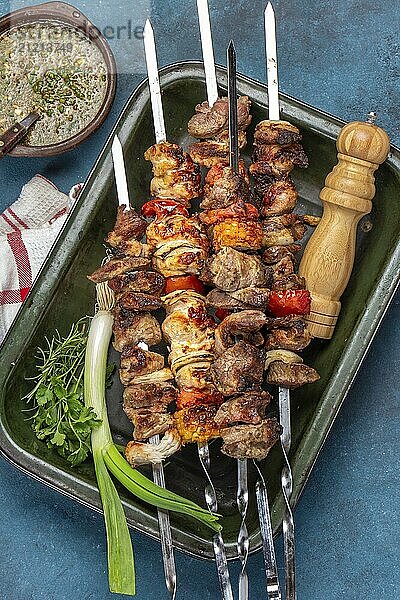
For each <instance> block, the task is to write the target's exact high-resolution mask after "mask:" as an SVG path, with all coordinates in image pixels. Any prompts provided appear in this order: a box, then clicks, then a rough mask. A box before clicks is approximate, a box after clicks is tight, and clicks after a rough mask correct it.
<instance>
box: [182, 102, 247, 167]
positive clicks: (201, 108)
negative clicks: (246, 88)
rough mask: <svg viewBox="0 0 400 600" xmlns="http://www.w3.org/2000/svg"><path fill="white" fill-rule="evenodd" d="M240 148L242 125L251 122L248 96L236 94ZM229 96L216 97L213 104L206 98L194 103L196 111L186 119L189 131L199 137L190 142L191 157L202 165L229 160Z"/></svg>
mask: <svg viewBox="0 0 400 600" xmlns="http://www.w3.org/2000/svg"><path fill="white" fill-rule="evenodd" d="M237 106H238V127H239V148H243V147H244V146H245V145H246V143H247V140H246V134H245V129H246V128H247V127H248V126H249V125H250V122H251V115H250V106H251V102H250V100H249V98H248V97H247V96H241V97H239V98H238V104H237ZM228 114H229V104H228V98H219V99H218V100H217V101H216V102H215V103H214V105H213V106H212V107H210V106H209V105H208V102H203V103H202V104H198V105H197V106H196V114H195V115H194V116H193V117H192V118H191V119H190V120H189V123H188V132H189V135H191V136H192V137H195V138H198V139H200V140H201V141H199V142H195V143H193V144H191V145H190V146H189V154H190V156H191V157H192V159H193V160H194V161H195V162H196V163H198V164H199V165H202V166H204V167H208V168H209V167H212V166H213V165H217V164H226V165H228V164H229V135H228Z"/></svg>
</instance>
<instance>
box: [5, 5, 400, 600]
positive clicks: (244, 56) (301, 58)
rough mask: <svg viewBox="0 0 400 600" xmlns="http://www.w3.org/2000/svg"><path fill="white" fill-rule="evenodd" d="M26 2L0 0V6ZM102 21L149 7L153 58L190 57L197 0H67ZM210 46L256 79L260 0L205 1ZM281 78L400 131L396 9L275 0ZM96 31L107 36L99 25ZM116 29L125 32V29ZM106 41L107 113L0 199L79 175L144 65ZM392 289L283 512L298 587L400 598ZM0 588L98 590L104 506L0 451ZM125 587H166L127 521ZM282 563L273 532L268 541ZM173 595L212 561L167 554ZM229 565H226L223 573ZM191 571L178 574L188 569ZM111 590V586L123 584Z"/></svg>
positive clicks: (318, 101) (186, 589)
mask: <svg viewBox="0 0 400 600" xmlns="http://www.w3.org/2000/svg"><path fill="white" fill-rule="evenodd" d="M29 4H31V3H30V2H21V1H18V2H11V3H10V2H4V0H0V13H2V14H3V13H6V12H8V10H9V9H10V5H11V9H14V8H19V7H21V6H28V5H29ZM75 4H76V6H78V7H79V8H81V9H82V10H83V11H84V12H86V14H87V15H88V16H89V17H90V18H92V20H93V21H94V22H95V23H96V24H98V25H99V27H100V28H101V29H103V30H104V28H105V27H107V26H109V27H113V28H114V31H116V30H117V28H118V26H121V27H122V26H124V25H125V24H126V26H128V21H129V19H131V21H132V27H133V29H134V28H135V27H140V26H141V25H142V24H143V20H144V18H147V17H148V16H149V17H150V18H151V19H152V22H153V25H154V28H155V31H156V37H157V39H158V52H159V61H160V64H167V63H170V62H173V61H176V60H185V59H193V58H197V59H198V58H201V51H200V44H199V40H198V26H197V22H196V11H195V2H194V0H191V2H188V3H185V4H183V3H181V2H180V1H179V0H170V1H169V2H167V1H166V0H158V1H157V0H152V1H150V0H148V1H144V0H140V1H135V2H129V1H128V0H118V1H117V2H115V3H114V2H111V1H109V2H106V1H105V0H98V1H97V2H95V0H85V1H82V2H76V3H75ZM210 4H211V7H212V9H211V12H212V19H213V26H214V37H215V48H216V59H217V61H218V62H220V63H225V47H226V45H227V42H228V41H229V39H230V38H231V37H233V38H234V40H235V43H236V48H237V52H238V68H239V70H240V71H241V72H243V73H245V74H247V75H249V76H251V77H254V78H258V79H264V77H265V76H264V49H263V37H262V10H263V9H264V2H259V1H258V0H257V1H256V2H254V3H249V2H246V3H245V2H244V1H243V0H238V1H236V2H224V3H223V2H218V0H213V1H211V0H210ZM274 6H275V9H276V13H277V15H278V17H279V20H278V34H279V60H280V84H281V89H282V91H284V92H286V93H288V94H290V95H292V96H295V97H297V98H299V99H300V100H302V101H305V102H307V103H309V104H311V105H313V106H316V107H318V108H321V109H323V110H325V111H327V112H330V113H333V114H335V115H337V116H339V117H341V118H343V119H345V120H356V119H362V118H363V117H364V115H365V114H366V113H367V112H368V111H369V110H375V111H376V112H378V114H379V124H380V125H382V126H383V127H385V128H386V129H387V130H388V132H389V133H390V135H391V137H392V141H393V142H394V143H396V144H397V145H399V144H400V134H399V130H398V129H396V126H397V124H398V123H397V115H398V109H399V54H400V53H399V46H398V25H399V20H398V14H397V11H396V9H395V6H394V5H393V3H391V2H387V1H386V2H385V1H381V2H372V1H371V0H363V1H362V2H361V1H360V0H350V1H349V0H337V2H336V3H334V4H333V3H332V2H328V1H327V0H308V1H307V2H303V1H301V0H285V1H284V0H276V1H275V3H274ZM107 32H108V33H109V34H110V35H111V30H110V29H108V30H107ZM125 33H126V32H125ZM110 43H111V45H112V47H113V50H114V52H115V54H116V57H117V62H118V65H119V68H120V71H121V73H122V74H121V76H120V78H119V83H118V92H117V98H116V102H115V104H114V107H113V109H112V112H111V114H110V116H109V117H108V119H107V121H106V123H105V125H104V126H103V127H102V128H101V130H100V131H99V132H97V133H96V134H95V135H94V136H93V137H92V138H91V139H90V140H89V141H88V142H86V143H85V144H84V145H82V146H81V147H80V148H77V149H76V150H74V151H73V152H70V153H69V154H65V155H63V156H61V157H55V158H50V159H42V160H33V159H14V158H13V159H12V158H5V159H4V160H2V161H1V162H0V181H1V182H2V184H3V185H2V193H1V197H0V209H1V208H4V207H5V206H6V205H7V204H8V203H9V202H10V201H12V200H13V199H14V198H15V197H16V196H17V195H18V192H19V190H20V188H21V187H22V185H23V184H24V183H25V182H26V181H27V180H28V179H29V178H30V177H31V176H33V175H34V174H35V173H37V172H40V173H42V174H43V175H45V176H48V177H49V178H51V179H52V180H53V181H54V182H55V183H56V184H57V185H58V186H59V187H60V189H62V190H63V191H68V189H69V188H70V187H71V185H73V184H74V183H75V182H77V181H82V180H84V179H85V177H86V176H87V174H88V171H89V169H90V167H91V166H92V164H93V162H94V160H95V158H96V156H97V154H98V152H99V150H100V148H101V146H102V144H103V143H104V140H105V139H106V137H107V135H108V133H109V131H110V129H111V127H112V125H113V123H114V122H115V120H116V118H117V116H118V114H119V112H120V110H121V108H122V106H123V104H124V102H125V101H126V99H127V98H128V96H129V94H130V93H131V91H132V90H133V88H134V87H135V86H136V84H137V83H138V82H139V81H140V80H141V79H142V73H143V71H144V63H143V53H142V49H141V42H140V40H128V39H127V37H126V35H125V37H124V31H123V30H121V31H120V39H112V40H110ZM399 304H400V302H399V295H397V297H396V299H395V300H394V302H393V304H392V306H391V307H390V309H389V311H388V313H387V316H386V318H385V320H384V322H383V324H382V326H381V329H380V331H379V332H378V334H377V336H376V339H375V341H374V342H373V344H372V347H371V350H370V352H369V355H368V356H367V358H366V360H365V362H364V364H363V366H362V368H361V370H360V372H359V375H358V377H357V379H356V381H355V383H354V385H353V387H352V389H351V391H350V393H349V396H348V398H347V400H346V402H345V404H344V406H343V408H342V410H341V412H340V414H339V417H338V419H337V421H336V423H335V425H334V427H333V429H332V431H331V433H330V436H329V438H328V441H327V443H326V445H325V447H324V449H323V451H322V453H321V456H320V457H319V459H318V462H317V465H316V467H315V469H314V471H313V474H312V476H311V478H310V481H309V483H308V485H307V488H306V490H305V493H304V495H303V497H302V498H301V500H300V503H299V506H298V508H297V510H296V513H295V518H296V526H297V569H298V598H299V600H339V599H340V598H346V600H360V599H361V598H367V597H370V598H378V597H379V598H385V600H397V599H398V598H399V597H400V581H399V572H400V564H399V552H398V538H399V535H400V524H399V517H398V509H399V499H400V498H399V487H400V486H399V477H398V455H399V450H400V449H399V442H398V415H399V400H400V394H399V389H398V388H399V385H398V373H399V367H400V364H399V351H398V348H399V346H400V334H399V327H398V323H399V316H400V310H399ZM0 509H1V518H0V539H1V540H2V546H1V550H0V598H1V600H31V599H32V600H33V599H35V600H36V599H38V598H43V599H44V600H55V599H56V598H57V600H75V599H76V598H78V599H79V600H89V599H92V598H96V599H97V600H100V599H101V600H103V599H104V600H105V599H106V598H115V600H117V598H118V596H115V595H112V594H109V593H108V592H107V589H108V588H107V574H106V549H105V536H104V527H103V522H102V518H101V517H100V516H99V515H97V514H95V513H93V512H91V511H90V510H88V509H86V508H84V507H82V506H80V505H78V504H76V503H75V502H73V501H72V500H69V499H67V498H64V497H63V496H61V495H59V494H58V493H56V492H54V491H52V490H49V489H47V488H45V487H44V486H42V485H41V484H39V483H37V482H35V481H33V480H31V479H30V478H28V477H26V475H24V474H23V473H20V472H19V471H17V470H16V469H15V468H14V467H11V466H10V465H9V464H8V463H6V462H5V461H4V460H3V459H1V460H0ZM132 537H133V541H134V548H135V555H136V567H137V598H138V600H151V599H161V598H167V597H168V594H167V592H166V591H165V588H164V584H163V569H162V562H161V555H160V550H159V546H158V544H157V543H156V542H154V541H152V540H150V539H148V538H146V537H144V536H142V535H140V534H138V533H136V532H133V534H132ZM277 551H278V556H279V569H280V575H281V576H282V575H283V562H282V560H281V555H282V548H281V541H280V540H279V542H278V547H277ZM177 569H178V580H179V594H178V598H180V599H182V600H189V599H190V600H197V599H198V600H206V599H210V600H214V599H217V598H218V597H219V593H218V587H217V579H216V575H215V569H214V565H213V564H211V563H208V562H201V561H198V560H194V559H191V558H188V557H186V556H184V555H182V554H180V553H178V554H177ZM237 573H238V567H237V565H235V566H233V568H232V575H233V581H235V580H236V575H237ZM189 574H190V575H189ZM249 575H250V585H251V588H250V589H251V595H250V597H251V598H264V597H265V592H264V577H263V567H262V559H261V555H260V554H258V555H256V556H252V557H251V558H250V560H249ZM121 598H122V596H121Z"/></svg>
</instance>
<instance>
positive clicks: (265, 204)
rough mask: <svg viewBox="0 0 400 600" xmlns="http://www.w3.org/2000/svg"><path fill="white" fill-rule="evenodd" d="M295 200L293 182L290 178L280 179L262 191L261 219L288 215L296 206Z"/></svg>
mask: <svg viewBox="0 0 400 600" xmlns="http://www.w3.org/2000/svg"><path fill="white" fill-rule="evenodd" d="M297 198H298V194H297V190H296V187H295V185H294V183H293V181H292V180H291V179H290V177H287V176H286V177H282V179H279V180H278V181H274V182H273V183H271V184H270V185H268V187H267V189H265V190H263V193H262V208H261V214H262V215H263V217H272V216H274V215H282V214H283V213H288V212H290V211H291V210H293V209H294V207H295V206H296V203H297Z"/></svg>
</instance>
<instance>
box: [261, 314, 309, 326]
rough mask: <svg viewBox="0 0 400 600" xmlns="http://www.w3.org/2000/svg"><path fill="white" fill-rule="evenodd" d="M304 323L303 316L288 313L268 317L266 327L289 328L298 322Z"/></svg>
mask: <svg viewBox="0 0 400 600" xmlns="http://www.w3.org/2000/svg"><path fill="white" fill-rule="evenodd" d="M300 321H301V323H303V325H304V322H303V317H302V316H301V315H288V316H286V317H267V318H266V322H265V327H266V329H268V330H270V329H289V328H290V327H293V326H294V325H297V323H299V322H300Z"/></svg>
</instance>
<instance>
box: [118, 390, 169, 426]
mask: <svg viewBox="0 0 400 600" xmlns="http://www.w3.org/2000/svg"><path fill="white" fill-rule="evenodd" d="M177 394H178V390H177V389H176V387H175V386H174V385H172V384H171V383H169V382H161V383H147V384H142V385H129V386H128V387H126V388H125V390H124V396H123V408H124V411H125V413H126V415H127V416H128V418H129V419H131V418H132V417H131V411H135V410H138V409H142V408H145V409H146V410H149V411H152V412H163V411H165V410H166V408H167V407H168V406H169V405H170V404H171V403H172V402H175V400H176V398H177ZM132 414H133V413H132Z"/></svg>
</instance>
